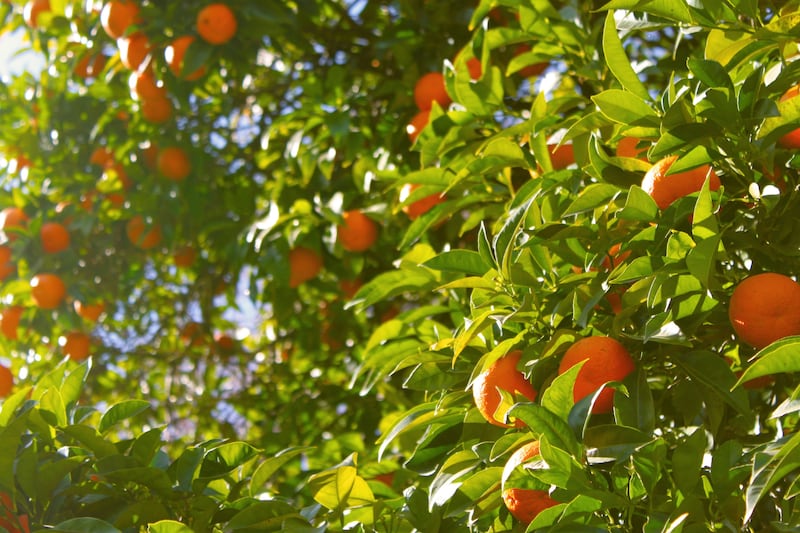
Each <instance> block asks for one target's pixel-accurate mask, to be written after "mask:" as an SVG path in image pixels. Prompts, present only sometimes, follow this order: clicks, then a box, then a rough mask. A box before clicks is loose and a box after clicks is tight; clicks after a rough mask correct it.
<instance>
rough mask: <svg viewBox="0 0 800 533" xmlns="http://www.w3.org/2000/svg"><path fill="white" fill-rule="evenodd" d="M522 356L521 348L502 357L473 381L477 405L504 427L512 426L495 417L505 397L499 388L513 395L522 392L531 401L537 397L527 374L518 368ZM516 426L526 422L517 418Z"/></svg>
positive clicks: (491, 419)
mask: <svg viewBox="0 0 800 533" xmlns="http://www.w3.org/2000/svg"><path fill="white" fill-rule="evenodd" d="M521 357H522V352H521V351H520V350H515V351H513V352H511V353H509V354H507V355H506V356H504V357H501V358H500V359H498V360H497V361H495V362H494V363H492V364H491V365H490V366H489V368H487V369H486V370H484V371H483V372H481V373H480V374H478V377H476V378H475V380H474V381H473V382H472V397H473V398H474V399H475V406H476V407H477V408H478V411H480V413H481V414H482V415H483V418H485V419H486V421H487V422H489V423H490V424H494V425H495V426H500V427H504V428H508V427H511V425H510V424H505V423H503V422H502V421H500V420H498V419H497V418H495V413H496V412H497V408H498V407H499V406H500V403H501V401H502V399H503V398H502V396H500V393H499V392H498V389H502V390H504V391H506V392H508V393H509V394H510V395H511V396H512V397H513V396H515V395H517V394H521V395H522V396H524V397H525V398H527V399H529V400H530V401H534V400H535V399H536V390H535V389H534V388H533V385H531V383H530V381H528V380H527V379H526V378H525V374H523V373H522V372H520V371H519V370H517V365H519V360H520V358H521ZM516 426H517V427H523V426H524V424H523V422H522V421H521V420H517V421H516Z"/></svg>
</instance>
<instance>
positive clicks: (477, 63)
mask: <svg viewBox="0 0 800 533" xmlns="http://www.w3.org/2000/svg"><path fill="white" fill-rule="evenodd" d="M467 70H468V71H469V77H470V78H471V79H473V80H477V79H480V77H481V75H483V66H482V65H481V60H480V59H478V58H477V57H471V58H469V59H467Z"/></svg>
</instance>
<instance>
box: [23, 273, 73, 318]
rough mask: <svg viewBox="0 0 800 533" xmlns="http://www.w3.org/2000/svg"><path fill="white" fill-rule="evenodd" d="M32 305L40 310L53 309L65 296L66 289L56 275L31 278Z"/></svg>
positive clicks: (45, 274) (39, 275) (40, 275)
mask: <svg viewBox="0 0 800 533" xmlns="http://www.w3.org/2000/svg"><path fill="white" fill-rule="evenodd" d="M30 286H31V295H32V296H33V303H35V304H36V307H38V308H40V309H55V308H56V307H58V306H59V305H61V302H63V301H64V298H65V297H66V296H67V287H66V285H64V282H63V281H62V280H61V278H60V277H59V276H57V275H56V274H49V273H44V274H37V275H35V276H33V278H31V281H30Z"/></svg>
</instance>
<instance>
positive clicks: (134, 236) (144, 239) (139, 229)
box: [125, 215, 161, 250]
mask: <svg viewBox="0 0 800 533" xmlns="http://www.w3.org/2000/svg"><path fill="white" fill-rule="evenodd" d="M125 233H126V234H127V235H128V240H130V241H131V242H132V243H133V244H134V245H135V246H138V247H139V248H141V249H142V250H150V249H151V248H155V247H156V246H158V245H159V244H160V243H161V226H159V225H158V224H157V223H150V224H148V223H147V222H145V219H144V217H143V216H142V215H135V216H134V217H133V218H131V219H130V220H128V223H127V224H126V225H125Z"/></svg>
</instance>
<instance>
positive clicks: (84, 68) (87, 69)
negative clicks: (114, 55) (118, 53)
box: [72, 53, 107, 79]
mask: <svg viewBox="0 0 800 533" xmlns="http://www.w3.org/2000/svg"><path fill="white" fill-rule="evenodd" d="M106 62H107V58H106V56H105V55H103V54H88V53H87V54H84V55H83V57H81V58H80V59H79V60H78V62H77V63H75V66H74V67H73V69H72V71H73V72H74V73H75V75H76V76H78V77H79V78H84V79H88V78H95V77H97V75H98V74H100V73H101V72H102V71H103V69H104V68H105V67H106Z"/></svg>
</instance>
